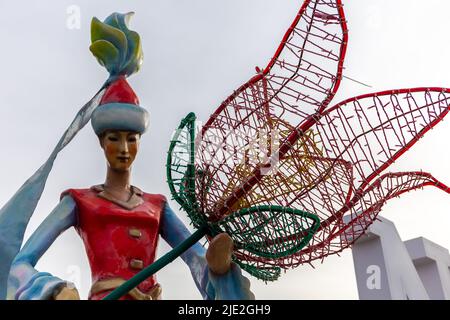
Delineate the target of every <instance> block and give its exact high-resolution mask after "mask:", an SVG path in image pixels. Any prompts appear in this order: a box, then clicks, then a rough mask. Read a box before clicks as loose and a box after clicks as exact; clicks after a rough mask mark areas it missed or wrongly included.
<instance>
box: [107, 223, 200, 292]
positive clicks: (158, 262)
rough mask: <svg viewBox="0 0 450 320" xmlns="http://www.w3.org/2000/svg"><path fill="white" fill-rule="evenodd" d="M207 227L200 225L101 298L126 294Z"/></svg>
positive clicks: (178, 252)
mask: <svg viewBox="0 0 450 320" xmlns="http://www.w3.org/2000/svg"><path fill="white" fill-rule="evenodd" d="M207 230H208V228H207V227H206V226H205V227H202V228H200V229H198V230H197V231H195V232H194V233H193V234H192V235H191V236H190V237H189V238H187V239H186V240H184V241H183V242H182V243H180V244H179V245H178V246H176V247H175V248H173V249H172V250H171V251H169V252H168V253H166V254H165V255H163V256H162V257H161V258H159V259H158V260H156V261H155V262H154V263H152V264H151V265H149V266H147V267H146V268H145V269H143V270H142V271H141V272H139V273H138V274H136V275H135V276H134V277H132V278H131V279H129V280H128V281H126V282H125V283H123V284H122V285H120V286H119V287H117V288H116V289H114V290H113V291H112V292H111V293H110V294H108V295H107V296H106V297H104V298H103V300H118V299H119V298H121V297H122V296H124V295H126V294H127V293H128V292H129V291H130V290H132V289H133V288H135V287H137V286H138V285H139V284H140V283H141V282H143V281H144V280H146V279H147V278H149V277H150V276H152V275H153V274H154V273H156V272H158V271H159V270H161V269H162V268H164V267H165V266H166V265H168V264H169V263H171V262H172V261H173V260H175V259H176V258H178V257H179V256H180V255H181V254H182V253H183V252H185V251H186V250H188V249H189V248H190V247H192V246H193V245H194V244H196V243H197V241H199V240H200V239H201V238H203V237H204V236H205V235H206V233H207Z"/></svg>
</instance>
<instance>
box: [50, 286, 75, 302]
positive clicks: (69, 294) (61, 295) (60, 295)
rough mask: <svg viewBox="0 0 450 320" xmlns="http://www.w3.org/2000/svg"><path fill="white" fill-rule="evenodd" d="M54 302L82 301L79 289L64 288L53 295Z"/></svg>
mask: <svg viewBox="0 0 450 320" xmlns="http://www.w3.org/2000/svg"><path fill="white" fill-rule="evenodd" d="M53 300H80V295H79V294H78V290H77V288H75V287H74V288H69V287H67V286H64V287H63V288H62V289H60V290H58V292H57V293H56V294H55V295H53Z"/></svg>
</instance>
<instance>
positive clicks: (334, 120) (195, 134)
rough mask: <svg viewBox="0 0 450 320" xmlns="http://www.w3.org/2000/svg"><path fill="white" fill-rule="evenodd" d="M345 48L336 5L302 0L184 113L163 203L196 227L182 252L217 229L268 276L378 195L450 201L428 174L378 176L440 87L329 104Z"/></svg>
mask: <svg viewBox="0 0 450 320" xmlns="http://www.w3.org/2000/svg"><path fill="white" fill-rule="evenodd" d="M347 41H348V31H347V25H346V20H345V16H344V11H343V5H342V3H341V1H340V0H306V1H304V2H303V4H302V6H301V8H300V11H299V12H298V14H297V16H296V18H295V20H294V22H293V23H292V25H291V26H290V28H289V29H288V31H287V32H286V34H285V36H284V38H283V39H282V41H281V44H280V46H279V48H278V50H277V51H276V53H275V55H274V57H273V58H272V59H271V60H270V62H269V64H268V65H267V67H266V68H265V69H259V68H257V69H256V71H257V74H256V75H255V76H254V77H252V78H251V79H250V80H249V81H248V82H246V83H245V84H244V85H242V86H241V87H240V88H238V89H237V90H236V91H234V92H233V93H232V94H231V95H230V96H229V97H228V98H227V99H226V100H225V101H223V102H222V104H221V105H220V106H219V108H218V109H217V110H216V111H215V112H214V113H213V114H212V115H211V117H210V118H209V120H208V121H207V122H206V123H205V125H204V126H203V127H202V128H200V129H199V130H197V128H196V127H195V115H194V114H192V113H191V114H189V115H188V116H187V117H186V118H185V119H183V121H182V122H181V124H180V127H179V128H178V130H177V131H176V134H175V135H174V137H173V139H172V141H171V145H170V149H169V154H168V160H167V176H168V183H169V186H170V189H171V191H172V195H173V197H174V199H175V200H176V201H177V202H178V203H179V204H180V205H181V207H182V208H183V209H184V211H186V212H187V214H188V215H189V217H190V219H191V221H192V224H193V225H194V226H195V227H196V228H197V229H198V231H197V232H196V233H195V234H194V235H193V238H192V239H191V240H192V241H191V242H190V243H188V244H186V245H185V248H183V250H186V249H187V248H188V247H189V246H190V245H192V244H193V243H195V241H198V239H200V238H201V237H203V236H204V235H205V234H206V235H207V236H209V237H212V236H214V235H215V234H217V233H220V232H227V233H228V234H229V235H230V236H231V237H232V238H233V240H234V243H235V249H234V261H235V262H236V263H238V264H239V265H240V266H241V267H242V268H243V269H245V270H246V271H248V272H249V273H250V274H252V275H254V276H256V277H257V278H259V279H262V280H265V281H271V280H276V279H277V278H278V277H279V275H280V272H281V270H282V269H288V268H293V267H296V266H299V265H301V264H304V263H310V262H311V261H314V260H317V259H320V260H322V259H324V258H325V257H327V256H328V255H331V254H335V253H338V252H340V251H342V250H343V249H345V248H348V247H349V246H350V245H351V244H352V243H354V242H355V241H356V240H357V239H358V238H359V237H360V236H361V235H363V234H364V232H365V230H366V229H367V228H368V227H369V225H370V224H371V223H373V222H374V220H375V219H376V217H377V215H378V213H379V212H380V210H381V208H382V207H383V205H384V204H385V203H386V201H388V200H389V199H391V198H394V197H397V196H399V195H401V194H403V193H405V192H408V191H412V190H415V189H419V188H423V187H425V186H435V187H437V188H439V189H441V190H443V191H445V192H447V193H450V189H449V188H448V187H447V186H446V185H444V184H442V183H441V182H439V181H438V180H436V179H435V178H434V177H433V176H432V175H430V174H428V173H424V172H419V171H415V172H394V173H391V172H386V170H387V169H388V167H389V166H390V165H391V164H392V163H393V162H394V161H395V160H396V159H398V158H399V157H400V156H401V155H402V154H404V153H405V152H406V151H407V150H408V149H409V148H411V147H412V146H413V145H414V144H415V143H416V142H417V141H418V140H419V139H420V138H421V137H422V136H423V135H424V134H425V133H426V132H427V131H428V130H430V129H431V128H433V127H434V126H435V125H437V124H438V123H439V122H440V121H441V120H442V119H443V118H444V116H445V115H446V114H447V113H448V111H449V108H450V107H449V105H450V89H447V88H435V87H423V88H412V89H399V90H386V91H382V92H377V93H371V94H364V95H360V96H357V97H353V98H349V99H347V100H345V101H342V102H340V103H337V104H335V105H331V102H332V100H333V97H334V96H335V94H336V92H337V90H338V89H339V85H340V83H341V80H342V77H343V63H344V57H345V52H346V47H347ZM255 146H256V147H255ZM344 215H346V216H348V217H349V219H346V220H344ZM176 254H180V253H179V252H178V253H176ZM176 254H175V253H174V255H173V256H172V259H173V258H174V257H175V256H176ZM166 260H167V259H166ZM157 263H158V262H155V264H157ZM161 267H162V265H161V266H160V267H159V268H161ZM155 270H156V269H153V271H152V272H154V271H155ZM158 270H159V269H158ZM147 271H148V270H147ZM149 275H150V273H148V272H147V274H145V270H144V271H142V275H141V279H145V277H146V276H149ZM138 276H139V275H138ZM138 276H137V277H138ZM138 278H139V277H138ZM138 278H136V279H134V280H133V279H132V280H133V281H135V282H134V283H135V284H137V283H138V282H136V281H138V280H139V279H138ZM130 281H131V280H130ZM130 288H132V285H131V283H130Z"/></svg>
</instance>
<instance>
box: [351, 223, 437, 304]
mask: <svg viewBox="0 0 450 320" xmlns="http://www.w3.org/2000/svg"><path fill="white" fill-rule="evenodd" d="M348 220H349V217H344V221H348ZM379 220H380V221H375V222H374V223H373V224H372V225H371V226H370V227H369V229H368V230H367V233H366V234H365V235H363V236H362V237H361V238H360V239H358V241H356V243H355V244H354V245H353V247H352V253H353V262H354V267H355V274H356V280H357V285H358V293H359V298H360V299H361V300H377V299H386V300H391V299H395V300H406V299H429V296H428V293H427V291H426V289H425V286H424V285H423V283H422V281H421V279H420V277H419V275H418V273H417V271H416V268H415V266H414V264H413V262H412V261H411V258H410V256H409V253H408V250H407V249H406V246H405V244H404V243H403V242H402V240H401V238H400V236H399V234H398V232H397V229H396V228H395V226H394V224H393V223H392V222H391V221H389V220H387V219H385V218H383V217H379Z"/></svg>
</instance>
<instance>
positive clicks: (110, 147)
mask: <svg viewBox="0 0 450 320" xmlns="http://www.w3.org/2000/svg"><path fill="white" fill-rule="evenodd" d="M140 139H141V134H140V133H138V132H134V131H121V130H106V131H105V132H103V133H102V134H101V135H100V136H99V140H100V146H101V147H102V149H103V152H104V154H105V158H106V160H107V162H108V166H109V168H111V169H112V170H116V171H124V170H129V169H130V167H131V165H132V164H133V161H134V159H135V158H136V154H137V152H138V150H139V142H140Z"/></svg>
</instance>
